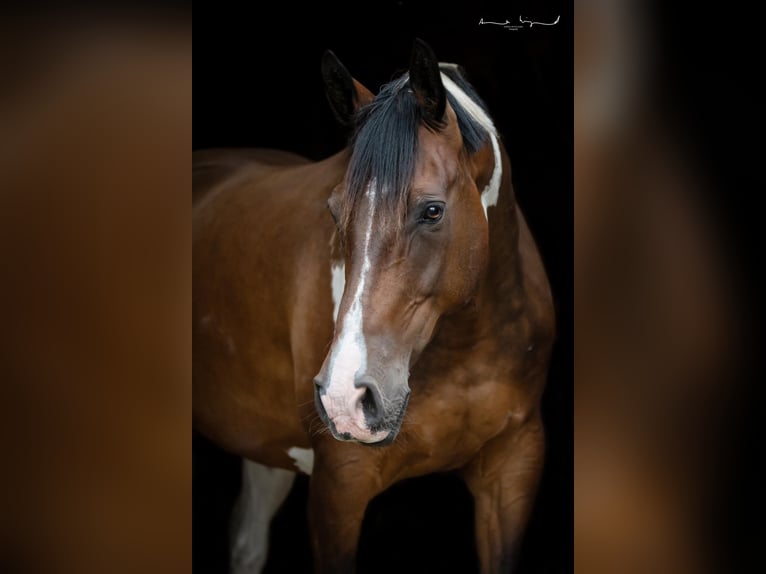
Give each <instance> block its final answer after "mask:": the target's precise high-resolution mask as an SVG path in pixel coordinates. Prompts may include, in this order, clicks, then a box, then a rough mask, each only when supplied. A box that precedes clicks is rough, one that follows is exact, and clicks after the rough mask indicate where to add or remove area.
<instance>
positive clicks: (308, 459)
mask: <svg viewBox="0 0 766 574" xmlns="http://www.w3.org/2000/svg"><path fill="white" fill-rule="evenodd" d="M287 454H288V456H289V457H290V458H291V459H293V461H294V462H295V468H297V469H298V470H300V471H301V472H303V473H306V474H308V475H309V476H311V472H312V471H313V470H314V451H313V450H312V449H310V448H301V447H299V446H294V447H292V448H290V449H289V450H288V451H287Z"/></svg>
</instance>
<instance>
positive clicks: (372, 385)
mask: <svg viewBox="0 0 766 574" xmlns="http://www.w3.org/2000/svg"><path fill="white" fill-rule="evenodd" d="M355 386H356V387H357V388H364V394H363V395H362V398H361V399H359V404H360V405H361V407H362V412H363V413H364V419H365V420H366V421H367V424H368V425H369V426H370V427H371V428H374V427H376V426H378V425H380V424H381V422H382V421H383V419H384V418H385V413H384V412H383V401H382V398H381V396H380V389H379V388H378V383H377V382H376V381H375V379H373V378H372V377H369V376H364V377H361V378H360V379H359V380H357V382H356V383H355Z"/></svg>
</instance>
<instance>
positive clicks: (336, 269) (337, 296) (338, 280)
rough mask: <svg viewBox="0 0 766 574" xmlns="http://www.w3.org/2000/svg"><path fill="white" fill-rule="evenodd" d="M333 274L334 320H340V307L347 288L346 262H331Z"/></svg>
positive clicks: (334, 321) (335, 321)
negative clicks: (344, 290)
mask: <svg viewBox="0 0 766 574" xmlns="http://www.w3.org/2000/svg"><path fill="white" fill-rule="evenodd" d="M330 273H331V274H332V282H331V285H332V320H333V323H337V322H338V308H339V307H340V300H341V298H342V297H343V289H345V288H346V264H345V263H344V262H343V261H340V262H333V263H331V264H330Z"/></svg>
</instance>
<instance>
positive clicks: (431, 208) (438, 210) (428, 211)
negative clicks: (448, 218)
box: [421, 203, 444, 223]
mask: <svg viewBox="0 0 766 574" xmlns="http://www.w3.org/2000/svg"><path fill="white" fill-rule="evenodd" d="M442 215H444V206H443V205H442V204H440V203H429V204H428V205H426V208H425V209H424V210H423V215H422V216H421V221H423V222H425V223H436V222H437V221H439V220H440V219H441V218H442Z"/></svg>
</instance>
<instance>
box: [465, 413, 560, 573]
mask: <svg viewBox="0 0 766 574" xmlns="http://www.w3.org/2000/svg"><path fill="white" fill-rule="evenodd" d="M544 449H545V437H544V433H543V426H542V422H541V421H540V419H539V417H536V418H534V419H532V420H530V421H529V422H527V423H526V424H525V425H524V426H523V427H521V428H515V429H509V430H507V431H505V432H504V433H502V434H501V435H499V436H497V437H495V438H494V439H492V440H491V441H489V442H488V443H487V444H486V445H484V447H482V449H481V451H479V453H478V454H477V456H476V457H475V458H474V459H473V460H472V461H471V462H470V463H469V464H468V465H467V466H466V467H465V468H464V469H463V476H464V479H465V481H466V484H467V486H468V488H469V490H470V491H471V493H472V494H473V497H474V501H475V517H476V547H477V550H478V554H479V561H480V563H481V572H482V574H495V573H500V572H503V573H507V572H511V571H512V569H513V567H514V565H515V562H516V560H517V558H518V551H519V547H520V542H521V539H522V535H523V533H524V529H525V527H526V524H527V521H528V520H529V516H530V514H531V511H532V507H533V506H534V499H535V495H536V493H537V485H538V482H539V479H540V474H541V471H542V467H543V459H544Z"/></svg>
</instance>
